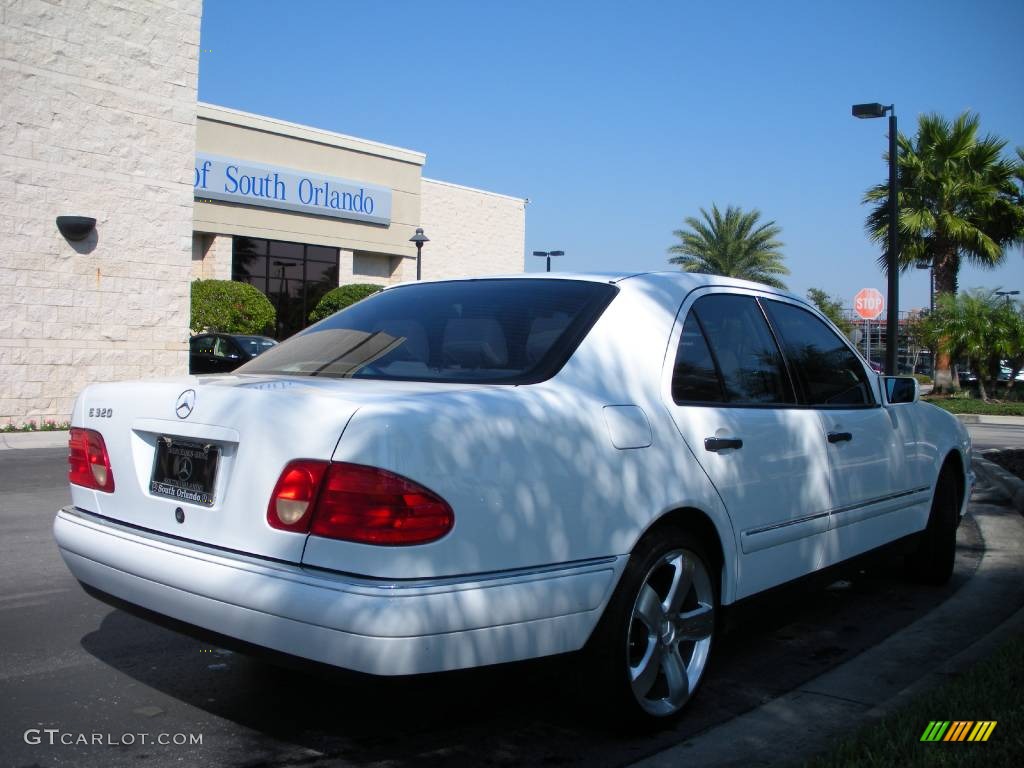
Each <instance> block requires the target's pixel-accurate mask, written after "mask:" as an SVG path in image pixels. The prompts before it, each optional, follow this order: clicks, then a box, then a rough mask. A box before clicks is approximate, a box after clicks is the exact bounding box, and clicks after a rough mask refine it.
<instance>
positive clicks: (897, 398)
mask: <svg viewBox="0 0 1024 768" xmlns="http://www.w3.org/2000/svg"><path fill="white" fill-rule="evenodd" d="M882 381H883V383H884V384H885V399H886V401H887V402H888V403H889V405H899V404H900V403H916V402H917V401H918V398H919V396H920V391H921V390H920V388H919V386H918V383H917V379H915V378H914V377H913V376H883V377H882Z"/></svg>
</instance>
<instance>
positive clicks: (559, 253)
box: [533, 251, 565, 272]
mask: <svg viewBox="0 0 1024 768" xmlns="http://www.w3.org/2000/svg"><path fill="white" fill-rule="evenodd" d="M533 255H534V256H540V257H541V258H545V259H547V260H548V269H547V271H548V272H550V271H551V257H552V256H565V251H534V252H533Z"/></svg>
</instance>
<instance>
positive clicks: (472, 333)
mask: <svg viewBox="0 0 1024 768" xmlns="http://www.w3.org/2000/svg"><path fill="white" fill-rule="evenodd" d="M617 292H618V289H617V288H615V287H614V286H612V285H609V284H606V283H593V282H584V281H580V280H548V279H544V280H532V279H529V278H524V279H514V280H508V279H506V280H459V281H451V282H443V283H421V284H416V285H407V286H402V287H399V288H393V289H391V290H387V291H382V292H381V293H377V294H374V295H373V296H370V297H368V298H366V299H363V300H362V301H360V302H358V303H356V304H353V305H352V306H351V307H348V308H347V309H344V310H342V311H341V312H338V313H336V314H334V315H331V316H330V317H328V318H327V319H325V320H323V321H321V322H319V323H317V324H316V325H313V326H311V327H309V328H307V329H306V330H305V331H303V332H301V333H299V334H296V335H295V336H293V337H291V338H290V339H288V340H287V341H285V342H282V343H281V344H279V345H278V346H276V347H274V348H273V349H269V350H267V351H266V352H264V353H263V354H262V355H260V356H259V357H258V358H256V359H254V360H252V361H250V362H248V363H246V364H245V365H243V366H242V367H240V368H238V369H237V373H275V374H287V375H291V376H325V377H333V378H360V379H387V380H399V381H439V382H442V381H443V382H476V383H490V384H529V383H533V382H537V381H543V380H544V379H547V378H549V377H551V376H553V375H554V374H555V373H557V372H558V370H559V369H560V368H561V367H562V366H563V365H564V364H565V361H566V360H567V359H568V358H569V356H570V355H571V354H572V353H573V351H574V350H575V349H576V346H577V345H578V344H579V342H580V341H581V340H582V339H583V337H584V336H585V335H586V333H587V332H588V331H589V330H590V328H591V326H592V325H593V324H594V321H595V320H597V318H598V316H599V315H600V314H601V312H602V311H603V310H604V308H605V307H606V306H608V303H609V302H610V301H611V300H612V298H614V296H615V294H616V293H617Z"/></svg>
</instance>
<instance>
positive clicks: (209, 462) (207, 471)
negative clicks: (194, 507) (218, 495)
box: [149, 436, 220, 507]
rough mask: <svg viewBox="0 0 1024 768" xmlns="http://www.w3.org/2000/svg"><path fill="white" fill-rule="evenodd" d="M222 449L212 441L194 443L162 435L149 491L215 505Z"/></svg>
mask: <svg viewBox="0 0 1024 768" xmlns="http://www.w3.org/2000/svg"><path fill="white" fill-rule="evenodd" d="M219 459H220V448H218V447H216V446H214V445H210V444H209V443H193V442H189V441H186V440H176V439H174V438H170V437H166V436H164V437H160V438H159V439H158V440H157V441H156V458H154V460H153V476H152V478H151V479H150V481H149V492H150V493H152V494H153V495H154V496H166V497H167V498H169V499H176V500H177V501H185V502H188V503H190V504H200V505H202V506H204V507H212V506H213V488H214V481H215V480H216V479H217V464H218V461H219Z"/></svg>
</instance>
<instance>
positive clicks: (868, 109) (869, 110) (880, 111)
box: [851, 102, 887, 120]
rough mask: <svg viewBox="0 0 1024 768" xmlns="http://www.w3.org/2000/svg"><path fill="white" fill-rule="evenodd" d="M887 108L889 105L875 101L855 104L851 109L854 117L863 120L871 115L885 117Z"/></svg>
mask: <svg viewBox="0 0 1024 768" xmlns="http://www.w3.org/2000/svg"><path fill="white" fill-rule="evenodd" d="M886 110H887V107H885V106H883V105H882V104H879V103H878V102H874V103H872V104H854V105H853V109H852V110H851V111H852V112H853V116H854V117H859V118H860V119H862V120H863V119H866V118H871V117H885V113H886Z"/></svg>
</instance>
